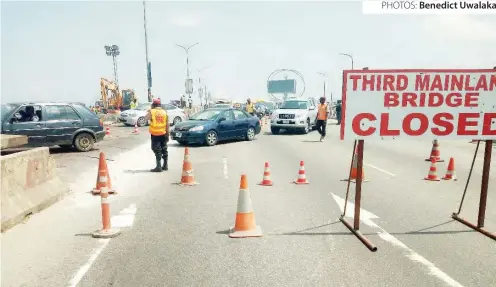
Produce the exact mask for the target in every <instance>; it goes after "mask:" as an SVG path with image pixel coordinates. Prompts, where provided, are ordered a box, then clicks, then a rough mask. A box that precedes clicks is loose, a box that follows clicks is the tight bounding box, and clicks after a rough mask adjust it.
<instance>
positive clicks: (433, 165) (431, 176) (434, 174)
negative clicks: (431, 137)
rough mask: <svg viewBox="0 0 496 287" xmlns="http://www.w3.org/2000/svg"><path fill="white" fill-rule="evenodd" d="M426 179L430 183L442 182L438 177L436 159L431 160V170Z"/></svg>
mask: <svg viewBox="0 0 496 287" xmlns="http://www.w3.org/2000/svg"><path fill="white" fill-rule="evenodd" d="M424 179H425V180H429V181H440V179H439V177H437V168H436V159H434V158H433V159H432V160H431V167H430V168H429V174H428V175H427V177H426V178H424Z"/></svg>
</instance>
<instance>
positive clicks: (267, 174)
mask: <svg viewBox="0 0 496 287" xmlns="http://www.w3.org/2000/svg"><path fill="white" fill-rule="evenodd" d="M272 184H273V183H272V180H271V179H270V168H269V163H268V162H266V163H265V168H264V174H263V179H262V182H260V183H259V185H263V186H272Z"/></svg>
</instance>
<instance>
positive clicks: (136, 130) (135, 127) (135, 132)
mask: <svg viewBox="0 0 496 287" xmlns="http://www.w3.org/2000/svg"><path fill="white" fill-rule="evenodd" d="M133 134H135V135H137V134H139V129H138V125H134V129H133Z"/></svg>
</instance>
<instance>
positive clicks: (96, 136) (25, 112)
mask: <svg viewBox="0 0 496 287" xmlns="http://www.w3.org/2000/svg"><path fill="white" fill-rule="evenodd" d="M1 116H2V134H14V135H25V136H27V137H28V144H27V146H31V147H41V146H54V145H58V146H60V147H63V148H69V147H72V146H74V147H75V148H76V149H77V150H79V151H84V152H85V151H90V150H91V149H92V148H93V146H94V144H95V142H98V141H101V140H103V139H104V137H105V131H104V129H103V123H102V122H101V121H100V119H98V116H97V115H96V114H95V113H93V112H92V111H90V110H89V109H88V108H87V107H85V106H84V105H83V104H81V103H12V104H2V110H1Z"/></svg>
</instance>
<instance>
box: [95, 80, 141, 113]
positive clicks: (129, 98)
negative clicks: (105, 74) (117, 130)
mask: <svg viewBox="0 0 496 287" xmlns="http://www.w3.org/2000/svg"><path fill="white" fill-rule="evenodd" d="M100 89H101V99H100V101H98V102H97V103H98V104H97V103H95V106H100V107H101V110H103V112H104V113H106V112H109V111H124V110H129V109H130V108H131V102H133V101H134V100H135V99H136V96H135V93H134V90H133V89H125V90H122V93H121V91H120V90H119V86H118V85H117V84H116V83H115V82H113V81H109V80H107V79H105V78H100ZM102 106H103V107H102Z"/></svg>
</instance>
